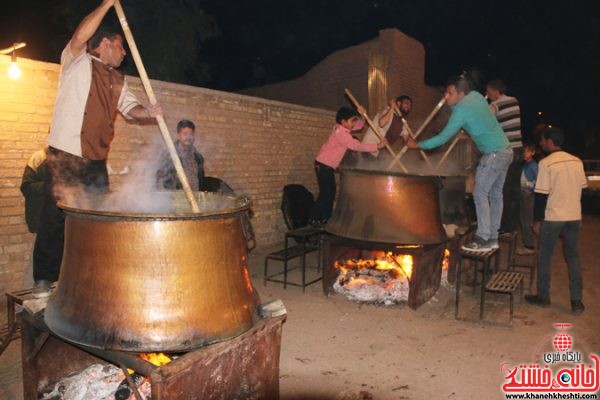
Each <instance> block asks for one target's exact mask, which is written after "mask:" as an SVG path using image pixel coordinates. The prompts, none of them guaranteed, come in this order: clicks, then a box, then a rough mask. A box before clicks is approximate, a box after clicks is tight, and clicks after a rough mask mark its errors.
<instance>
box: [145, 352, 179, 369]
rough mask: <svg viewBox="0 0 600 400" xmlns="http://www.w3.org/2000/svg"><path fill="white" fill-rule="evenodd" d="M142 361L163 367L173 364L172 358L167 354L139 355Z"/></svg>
mask: <svg viewBox="0 0 600 400" xmlns="http://www.w3.org/2000/svg"><path fill="white" fill-rule="evenodd" d="M138 356H139V357H140V358H141V359H142V360H146V361H148V362H149V363H151V364H153V365H156V366H161V365H166V364H168V363H170V362H171V357H169V356H168V355H166V354H165V353H143V354H139V355H138Z"/></svg>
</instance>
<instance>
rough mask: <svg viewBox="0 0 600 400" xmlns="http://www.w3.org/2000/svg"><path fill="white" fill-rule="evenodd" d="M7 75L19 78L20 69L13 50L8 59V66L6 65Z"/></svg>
mask: <svg viewBox="0 0 600 400" xmlns="http://www.w3.org/2000/svg"><path fill="white" fill-rule="evenodd" d="M8 76H9V77H11V78H12V79H19V78H20V77H21V70H20V69H19V66H18V65H17V55H16V54H15V52H14V51H13V53H12V59H11V61H10V67H8Z"/></svg>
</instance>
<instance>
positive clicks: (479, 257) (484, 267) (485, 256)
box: [454, 248, 500, 318]
mask: <svg viewBox="0 0 600 400" xmlns="http://www.w3.org/2000/svg"><path fill="white" fill-rule="evenodd" d="M499 255H500V249H498V248H496V249H490V250H486V251H473V250H465V249H461V254H460V256H459V259H458V270H457V271H456V306H455V309H454V318H458V306H459V303H460V285H461V274H462V266H463V261H464V260H465V259H467V260H470V261H471V262H472V264H473V275H474V276H473V280H474V285H473V292H475V287H476V283H477V272H479V271H481V292H482V293H483V291H484V288H485V282H486V279H485V277H486V275H487V274H489V273H490V271H491V262H492V258H493V259H494V272H496V271H497V270H498V264H499V259H500V258H499ZM479 265H481V269H479V268H478V266H479ZM482 299H483V294H482Z"/></svg>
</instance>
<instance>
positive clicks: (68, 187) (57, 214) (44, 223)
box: [33, 147, 108, 282]
mask: <svg viewBox="0 0 600 400" xmlns="http://www.w3.org/2000/svg"><path fill="white" fill-rule="evenodd" d="M46 168H47V173H46V180H45V182H44V199H43V204H42V212H41V215H40V223H39V227H38V233H37V236H36V238H35V245H34V247H33V280H34V281H39V280H47V281H50V282H54V281H57V280H58V275H59V271H60V264H61V262H62V256H63V247H64V240H65V234H64V229H65V215H64V213H63V211H62V210H61V209H60V208H58V206H57V202H59V201H61V199H62V200H64V197H63V195H62V194H61V193H63V194H64V193H65V191H69V192H70V193H71V194H73V193H75V196H76V193H78V192H79V193H81V192H80V190H83V191H84V192H87V193H104V192H106V191H107V190H108V173H107V169H106V161H105V160H98V161H94V160H87V159H84V158H81V157H77V156H74V155H72V154H69V153H65V152H63V151H60V150H57V149H54V148H52V147H50V148H49V149H48V157H47V159H46Z"/></svg>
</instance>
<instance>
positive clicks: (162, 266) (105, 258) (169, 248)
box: [45, 192, 260, 352]
mask: <svg viewBox="0 0 600 400" xmlns="http://www.w3.org/2000/svg"><path fill="white" fill-rule="evenodd" d="M156 196H157V197H156V198H157V199H159V198H162V200H166V203H167V204H168V203H171V207H174V209H175V211H174V212H164V213H154V214H150V213H124V212H114V211H111V210H110V208H108V209H103V207H102V206H100V210H101V211H90V210H83V209H75V208H71V207H67V206H64V205H61V207H63V209H64V210H65V212H66V225H65V249H64V257H63V261H62V266H61V272H60V278H59V282H58V287H57V289H56V291H55V292H54V293H53V294H52V296H51V297H50V300H49V302H48V306H47V308H46V311H45V322H46V324H47V325H48V327H49V328H50V329H51V330H52V331H53V332H54V333H55V334H57V335H58V336H60V337H62V338H64V339H66V340H68V341H72V342H75V343H79V344H83V345H87V346H90V347H95V348H101V349H112V350H123V351H135V352H153V351H186V350H190V349H193V348H197V347H200V346H203V345H206V344H209V343H213V342H217V341H220V340H224V339H228V338H231V337H234V336H237V335H239V334H241V333H243V332H244V331H246V330H247V329H249V328H250V327H251V326H252V325H253V323H254V322H255V321H256V320H257V318H258V307H259V304H260V301H259V298H258V295H257V293H256V292H255V290H254V288H253V286H252V283H251V281H250V274H249V273H248V267H247V263H246V261H247V260H246V242H245V240H244V237H243V234H242V226H241V221H240V216H241V214H242V213H244V212H247V210H248V208H249V201H248V200H247V199H243V198H235V197H231V196H224V195H219V194H212V193H200V194H199V205H200V209H201V210H202V212H201V213H200V214H193V213H186V212H183V213H182V212H177V210H176V208H177V206H176V204H177V203H183V202H185V198H184V197H183V193H166V192H165V193H157V194H156ZM100 200H104V199H99V200H98V201H97V203H98V205H101V204H104V201H100ZM107 210H108V211H107Z"/></svg>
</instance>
